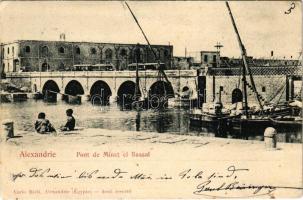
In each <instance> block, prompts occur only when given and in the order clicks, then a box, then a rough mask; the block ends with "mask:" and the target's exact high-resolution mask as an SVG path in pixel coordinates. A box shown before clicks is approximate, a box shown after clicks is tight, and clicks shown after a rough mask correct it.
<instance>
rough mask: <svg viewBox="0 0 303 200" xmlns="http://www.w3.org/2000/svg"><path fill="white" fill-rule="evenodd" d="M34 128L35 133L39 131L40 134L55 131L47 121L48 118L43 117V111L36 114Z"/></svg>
mask: <svg viewBox="0 0 303 200" xmlns="http://www.w3.org/2000/svg"><path fill="white" fill-rule="evenodd" d="M35 130H36V131H37V133H41V134H48V133H50V132H56V129H55V128H54V127H53V125H52V124H51V123H50V122H49V120H48V119H45V113H43V112H41V113H39V114H38V119H37V121H36V122H35Z"/></svg>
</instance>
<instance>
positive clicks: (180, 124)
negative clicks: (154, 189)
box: [0, 100, 199, 135]
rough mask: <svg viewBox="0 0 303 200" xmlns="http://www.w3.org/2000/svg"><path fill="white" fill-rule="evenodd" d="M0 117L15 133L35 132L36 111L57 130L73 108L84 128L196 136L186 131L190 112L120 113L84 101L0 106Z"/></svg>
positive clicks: (173, 109)
mask: <svg viewBox="0 0 303 200" xmlns="http://www.w3.org/2000/svg"><path fill="white" fill-rule="evenodd" d="M0 108H1V112H2V113H1V117H2V118H3V119H13V120H14V121H15V128H16V129H17V130H24V131H35V130H34V126H33V124H34V122H35V120H36V119H37V116H38V113H39V112H44V113H45V114H46V118H47V119H49V120H50V122H51V123H52V124H53V125H54V126H55V127H56V128H58V127H60V126H61V125H64V123H65V121H66V115H65V110H66V109H68V108H72V109H73V110H74V116H75V118H76V120H77V121H76V126H78V127H85V128H102V129H109V130H124V131H126V130H127V131H145V132H158V133H165V132H168V133H174V134H193V135H196V134H199V133H198V132H195V131H193V132H191V130H190V128H189V116H188V113H189V111H187V110H184V109H176V108H167V109H165V110H162V111H155V110H151V109H150V110H144V111H139V112H138V111H135V110H128V111H121V109H120V107H119V106H118V105H117V104H116V103H112V104H111V105H109V106H100V105H99V106H98V105H92V104H91V103H90V102H83V103H82V104H80V105H72V104H67V103H66V102H64V101H58V102H56V103H47V102H43V101H41V100H39V101H35V100H28V101H25V102H16V103H6V104H0Z"/></svg>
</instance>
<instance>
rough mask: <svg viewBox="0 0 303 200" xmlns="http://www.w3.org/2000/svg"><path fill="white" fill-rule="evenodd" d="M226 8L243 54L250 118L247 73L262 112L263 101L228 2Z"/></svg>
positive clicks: (244, 80) (246, 107) (244, 79)
mask: <svg viewBox="0 0 303 200" xmlns="http://www.w3.org/2000/svg"><path fill="white" fill-rule="evenodd" d="M225 3H226V7H227V9H228V12H229V15H230V18H231V21H232V24H233V27H234V30H235V32H236V35H237V39H238V43H239V47H240V50H241V54H242V60H243V64H244V67H243V70H242V71H243V72H242V75H243V79H242V80H243V87H244V96H245V112H246V117H248V113H247V109H248V103H247V89H246V85H247V81H246V71H247V72H248V74H249V78H250V82H251V85H252V89H253V92H254V93H255V95H256V98H257V100H258V103H259V105H260V108H261V111H263V105H262V103H261V100H260V97H259V95H258V92H257V89H256V85H255V82H254V79H253V77H252V73H251V71H250V68H249V67H248V64H247V55H246V49H245V47H244V45H243V43H242V40H241V37H240V34H239V32H238V28H237V26H236V23H235V20H234V17H233V14H232V12H231V9H230V7H229V4H228V2H227V1H226V2H225Z"/></svg>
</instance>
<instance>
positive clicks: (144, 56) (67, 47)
mask: <svg viewBox="0 0 303 200" xmlns="http://www.w3.org/2000/svg"><path fill="white" fill-rule="evenodd" d="M136 45H137V44H118V43H94V42H67V41H41V40H18V41H15V42H11V43H6V44H1V72H2V71H4V72H18V71H20V70H22V71H60V70H66V69H69V68H71V67H72V66H74V65H78V64H88V65H94V64H111V65H112V66H113V67H114V69H115V70H123V69H127V66H128V65H129V64H132V63H136V57H135V49H136ZM139 48H140V58H139V61H138V62H139V63H156V62H157V61H158V58H160V62H161V63H164V64H165V65H166V68H167V69H169V68H171V58H172V55H173V47H172V46H170V45H152V49H153V50H154V52H155V53H156V55H157V57H158V58H155V56H154V54H153V52H152V51H151V49H150V48H149V47H148V46H147V45H139Z"/></svg>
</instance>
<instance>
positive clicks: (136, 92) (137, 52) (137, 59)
mask: <svg viewBox="0 0 303 200" xmlns="http://www.w3.org/2000/svg"><path fill="white" fill-rule="evenodd" d="M140 53H141V52H140V45H139V44H137V48H136V50H135V56H136V87H135V94H134V95H135V98H136V100H137V98H138V94H140V85H139V69H138V68H139V58H140Z"/></svg>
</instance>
